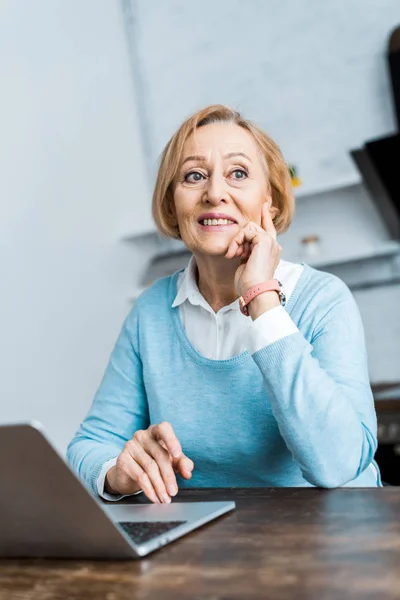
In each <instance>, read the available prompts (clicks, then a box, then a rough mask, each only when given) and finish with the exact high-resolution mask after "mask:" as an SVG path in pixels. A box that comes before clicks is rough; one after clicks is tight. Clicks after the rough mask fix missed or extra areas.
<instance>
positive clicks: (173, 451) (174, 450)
mask: <svg viewBox="0 0 400 600" xmlns="http://www.w3.org/2000/svg"><path fill="white" fill-rule="evenodd" d="M180 455H181V451H180V450H179V448H173V450H172V456H173V457H174V458H178V456H180Z"/></svg>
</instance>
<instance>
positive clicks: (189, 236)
mask: <svg viewBox="0 0 400 600" xmlns="http://www.w3.org/2000/svg"><path fill="white" fill-rule="evenodd" d="M269 198H270V193H269V186H268V180H267V169H266V165H265V163H264V160H263V157H262V155H261V152H260V150H259V148H258V146H257V144H256V142H255V140H254V139H253V137H252V135H251V134H250V133H249V132H248V131H246V130H245V129H243V127H240V126H239V125H236V124H234V123H212V124H209V125H204V126H202V127H199V128H198V129H196V130H195V132H194V133H193V134H192V135H191V136H190V137H189V138H188V139H187V140H186V142H185V145H184V148H183V153H182V160H181V164H180V167H179V169H178V173H177V176H176V178H175V182H174V202H175V213H176V219H177V222H178V225H179V231H180V235H181V238H182V240H183V241H184V243H185V244H186V246H187V247H188V248H189V250H191V251H192V252H193V253H194V254H196V253H200V254H207V255H214V256H221V255H223V254H225V253H226V251H227V249H228V246H229V243H230V241H231V240H232V238H233V237H234V235H235V234H236V233H237V231H238V229H239V228H241V227H243V226H244V225H246V223H248V221H254V222H255V223H257V224H258V225H260V222H261V207H262V205H263V203H264V202H266V201H267V200H268V199H269Z"/></svg>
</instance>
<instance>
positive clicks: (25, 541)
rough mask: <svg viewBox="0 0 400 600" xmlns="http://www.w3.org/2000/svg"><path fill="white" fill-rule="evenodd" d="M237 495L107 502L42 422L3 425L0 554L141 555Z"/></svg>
mask: <svg viewBox="0 0 400 600" xmlns="http://www.w3.org/2000/svg"><path fill="white" fill-rule="evenodd" d="M234 508H235V503H234V502H178V501H174V500H173V501H172V503H171V504H136V505H128V504H121V503H119V504H118V503H117V504H104V503H103V502H102V501H101V500H100V499H97V498H95V497H94V496H93V495H92V494H91V493H90V492H89V491H88V489H87V488H86V487H85V485H84V484H83V483H82V482H81V481H80V480H79V479H78V477H77V476H76V475H75V474H74V473H73V471H72V470H71V469H70V468H69V466H68V465H67V464H66V462H65V461H64V459H63V458H62V456H61V455H60V454H58V452H57V451H56V450H55V448H54V447H53V446H52V444H51V443H50V441H49V440H48V438H47V437H46V435H45V433H44V431H43V428H42V426H41V425H40V424H39V423H37V422H31V423H23V424H16V425H2V426H0V557H19V558H24V557H44V558H46V557H53V558H56V557H57V558H103V559H104V558H109V559H123V558H125V559H126V558H137V557H140V556H144V555H146V554H148V553H149V552H152V551H153V550H156V549H157V548H160V547H161V546H165V544H168V543H169V542H172V541H173V540H176V539H177V538H179V537H181V536H182V535H185V534H186V533H188V532H189V531H192V530H193V529H196V528H197V527H200V526H201V525H204V524H205V523H208V522H209V521H211V520H212V519H216V518H217V517H219V516H221V515H223V514H224V513H226V512H228V511H230V510H232V509H234Z"/></svg>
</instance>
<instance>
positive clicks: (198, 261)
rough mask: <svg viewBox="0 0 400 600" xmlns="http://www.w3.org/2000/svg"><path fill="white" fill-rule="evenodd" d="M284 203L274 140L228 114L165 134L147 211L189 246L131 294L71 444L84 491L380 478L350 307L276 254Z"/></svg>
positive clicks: (316, 277)
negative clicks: (164, 273)
mask: <svg viewBox="0 0 400 600" xmlns="http://www.w3.org/2000/svg"><path fill="white" fill-rule="evenodd" d="M293 211H294V199H293V193H292V187H291V180H290V176H289V173H288V169H287V165H286V163H285V161H284V159H283V157H282V154H281V152H280V150H279V148H278V146H277V145H276V144H275V142H274V141H273V140H272V139H271V138H270V137H269V136H268V135H266V134H265V133H264V132H263V131H262V130H260V129H259V128H258V127H257V126H255V125H254V124H252V123H250V122H248V121H246V120H244V119H243V118H242V117H241V115H240V114H239V113H237V112H235V111H233V110H231V109H230V108H227V107H224V106H221V105H215V106H210V107H207V108H205V109H203V110H201V111H199V112H198V113H196V114H195V115H193V116H191V117H190V118H188V119H187V120H186V121H185V122H184V123H183V124H182V126H181V127H180V128H179V130H178V131H177V132H176V133H175V135H174V136H173V137H172V138H171V140H170V141H169V143H168V144H167V146H166V148H165V150H164V152H163V154H162V157H161V164H160V168H159V173H158V177H157V182H156V186H155V191H154V196H153V216H154V219H155V222H156V224H157V227H158V229H159V230H160V231H161V232H162V233H163V234H165V235H167V236H170V237H174V238H179V239H181V240H183V242H184V243H185V245H186V246H187V248H188V249H189V250H190V251H191V252H192V253H193V256H192V258H191V260H190V263H189V265H188V267H187V268H186V269H185V270H182V271H178V272H175V273H174V274H173V275H172V276H170V277H166V278H163V279H159V280H157V281H155V282H154V283H153V285H151V286H150V288H148V289H147V290H146V291H145V292H144V293H142V295H141V296H140V297H139V298H138V299H137V301H136V302H135V305H134V307H133V309H132V310H131V312H130V314H129V315H128V317H127V318H126V320H125V322H124V325H123V327H122V331H121V333H120V335H119V337H118V340H117V342H116V345H115V348H114V350H113V352H112V354H111V358H110V361H109V364H108V367H107V370H106V372H105V375H104V378H103V381H102V383H101V385H100V388H99V390H98V391H97V394H96V396H95V398H94V401H93V405H92V407H91V409H90V412H89V414H88V415H87V417H86V418H85V420H84V421H83V423H82V424H81V426H80V428H79V430H78V432H77V433H76V435H75V437H74V439H73V440H72V441H71V443H70V445H69V447H68V459H69V462H70V464H71V465H72V467H73V468H74V469H75V470H76V471H77V472H78V473H79V475H80V476H81V477H82V478H83V479H84V480H85V481H86V482H87V484H88V485H89V486H90V487H91V488H92V490H93V491H94V492H95V493H98V494H99V495H100V496H102V497H104V498H106V499H119V498H121V497H122V496H123V495H129V494H134V493H137V492H139V491H143V492H144V493H145V494H146V496H147V497H148V498H149V499H150V500H151V501H153V502H166V503H167V502H170V501H171V497H173V496H175V494H176V493H177V491H178V484H179V485H181V486H183V487H189V486H193V487H235V486H243V487H245V486H302V487H306V486H321V487H325V488H333V487H338V486H358V487H374V486H380V485H381V481H380V476H379V471H378V468H377V465H376V463H375V462H374V460H373V457H374V453H375V451H376V447H377V439H376V415H375V411H374V404H373V398H372V394H371V389H370V385H369V378H368V370H367V356H366V350H365V342H364V334H363V328H362V324H361V320H360V316H359V312H358V309H357V307H356V304H355V301H354V299H353V297H352V295H351V293H350V291H349V290H348V288H347V287H346V285H345V284H344V283H343V282H342V281H341V280H339V279H338V278H336V277H334V276H333V275H330V274H327V273H323V272H320V271H317V270H315V269H313V268H311V267H310V266H308V265H305V264H295V263H290V262H287V261H284V260H280V255H281V247H280V246H279V244H278V242H277V239H276V234H277V233H280V232H283V231H284V230H286V229H287V228H288V226H289V224H290V221H291V218H292V215H293Z"/></svg>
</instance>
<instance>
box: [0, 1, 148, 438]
mask: <svg viewBox="0 0 400 600" xmlns="http://www.w3.org/2000/svg"><path fill="white" fill-rule="evenodd" d="M0 81H1V84H0V85H1V92H0V131H1V135H0V173H1V175H0V207H1V209H0V210H1V214H0V249H1V250H0V282H1V283H0V285H1V294H0V331H1V345H0V422H7V421H13V420H21V419H29V418H37V419H39V420H40V421H42V422H43V423H44V425H45V426H46V427H47V428H48V430H49V432H50V435H51V437H52V438H53V439H54V440H55V441H56V443H57V445H58V446H59V448H60V449H62V450H63V449H64V448H65V446H66V444H67V442H68V440H69V438H70V437H71V436H72V434H73V432H74V430H75V428H76V427H77V426H78V423H79V421H80V419H81V418H82V417H83V416H84V415H85V413H86V411H87V410H88V408H89V405H90V402H91V400H92V397H93V394H94V392H95V389H96V387H97V385H98V384H99V382H100V379H101V376H102V374H103V371H104V368H105V364H106V362H107V359H108V356H109V353H110V351H111V349H112V345H113V343H114V341H115V338H116V336H117V334H118V331H119V329H120V326H121V324H122V321H123V319H124V317H125V314H126V313H127V311H128V310H129V308H130V306H129V304H128V302H127V298H128V297H129V295H131V291H132V287H133V285H134V283H133V282H134V281H136V279H137V277H138V274H139V271H140V269H141V265H142V261H143V259H144V257H143V256H141V255H139V254H138V253H136V254H135V255H134V254H133V251H132V248H130V247H128V246H124V244H122V243H121V242H120V241H119V240H120V237H121V233H126V232H128V231H134V230H137V231H141V230H142V229H146V228H149V227H150V216H149V215H150V212H149V203H150V200H149V197H150V194H149V185H148V181H147V176H146V171H145V166H144V159H143V156H142V149H141V142H140V135H139V128H138V123H137V115H136V109H135V98H134V86H133V81H132V75H131V69H130V64H129V58H128V51H127V44H126V37H125V30H124V22H123V18H122V14H121V8H120V4H119V2H118V1H117V0H85V1H84V2H81V1H79V0H68V1H67V2H66V1H59V0H40V2H24V1H22V0H9V1H4V0H3V1H2V2H1V3H0ZM139 212H140V214H141V219H140V220H139V219H138V215H139Z"/></svg>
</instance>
